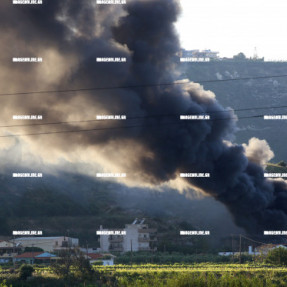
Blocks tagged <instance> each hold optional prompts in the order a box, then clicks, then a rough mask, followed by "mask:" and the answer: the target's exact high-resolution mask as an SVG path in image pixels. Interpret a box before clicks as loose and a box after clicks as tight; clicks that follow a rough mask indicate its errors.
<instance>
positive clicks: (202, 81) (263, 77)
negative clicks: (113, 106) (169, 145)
mask: <svg viewBox="0 0 287 287" xmlns="http://www.w3.org/2000/svg"><path fill="white" fill-rule="evenodd" d="M284 77H287V74H286V75H284V74H283V75H272V76H257V77H242V78H235V79H223V80H218V79H213V80H196V82H198V83H202V84H205V83H220V82H234V81H247V80H261V79H271V78H284ZM187 83H188V82H184V81H182V82H172V83H162V84H142V85H126V86H114V87H92V88H78V89H63V90H46V91H45V90H42V91H30V92H17V93H1V94H0V97H4V96H17V95H33V94H51V93H67V92H69V93H70V92H71V93H74V92H89V91H100V90H117V89H132V88H148V87H161V86H175V85H185V84H187Z"/></svg>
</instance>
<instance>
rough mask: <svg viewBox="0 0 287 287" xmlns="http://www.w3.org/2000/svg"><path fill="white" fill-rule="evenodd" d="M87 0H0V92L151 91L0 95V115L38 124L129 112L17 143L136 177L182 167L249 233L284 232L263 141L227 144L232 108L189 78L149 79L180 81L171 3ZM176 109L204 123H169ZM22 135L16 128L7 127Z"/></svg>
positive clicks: (277, 184) (175, 10)
mask: <svg viewBox="0 0 287 287" xmlns="http://www.w3.org/2000/svg"><path fill="white" fill-rule="evenodd" d="M93 2H94V1H89V0H85V1H80V2H77V3H75V1H68V0H66V1H61V3H60V1H58V0H54V1H52V0H49V1H45V2H44V4H43V5H37V7H33V8H31V7H24V6H26V5H22V7H15V6H17V5H14V7H13V5H10V3H8V1H1V4H0V23H1V24H4V25H0V26H1V27H3V28H1V34H3V37H4V39H6V41H4V42H5V43H4V42H3V41H2V43H1V44H0V47H1V50H2V51H3V53H2V54H1V61H2V62H4V65H3V68H2V69H1V72H0V82H1V91H5V92H15V91H26V90H28V91H29V90H51V89H61V88H63V87H71V86H72V87H97V86H99V87H103V86H135V85H145V84H153V85H156V84H158V86H153V87H148V86H146V87H141V88H135V87H134V88H129V89H118V90H106V91H93V92H85V93H80V92H79V93H69V94H68V95H65V94H62V93H55V94H49V95H43V94H42V95H29V96H26V97H25V99H24V98H23V100H22V98H21V97H15V96H10V97H5V98H1V101H2V103H3V106H4V105H5V109H4V111H3V114H2V116H1V119H2V120H3V122H7V123H8V124H10V123H11V121H10V122H9V121H7V118H9V119H10V118H11V115H13V114H43V115H44V119H45V121H47V122H55V121H67V120H80V119H83V118H84V119H85V118H86V119H91V118H95V114H126V115H127V116H128V117H129V116H130V117H133V116H139V117H141V118H138V119H136V120H133V121H130V122H128V123H127V122H119V123H117V124H116V125H117V126H118V127H125V126H126V125H129V124H131V125H137V126H138V127H137V128H129V129H118V130H113V131H110V130H103V131H100V132H90V133H73V134H70V135H65V136H59V135H50V136H43V137H26V138H25V139H23V140H22V141H23V144H24V143H29V149H30V152H33V153H36V154H38V155H39V156H40V157H42V159H43V160H44V162H47V163H48V162H50V161H51V159H53V160H54V161H56V160H57V158H65V159H66V160H68V161H70V162H71V163H73V164H77V163H78V162H83V161H86V162H87V163H91V162H92V163H96V164H100V165H102V166H103V168H104V169H111V168H112V167H113V168H114V169H117V170H120V171H124V172H126V173H127V174H128V175H129V177H131V178H133V180H134V182H137V183H138V184H141V183H149V184H152V185H159V184H163V183H166V182H168V181H170V180H174V179H176V178H177V177H178V176H179V173H181V172H186V173H192V172H194V173H198V172H204V173H210V174H211V177H210V178H189V179H187V184H188V185H189V186H190V187H191V188H192V187H193V186H195V187H197V188H199V189H201V190H203V191H204V192H205V193H207V194H209V195H211V196H213V197H214V198H215V199H216V200H218V201H220V202H222V203H224V204H225V205H226V206H227V208H228V209H229V211H230V213H231V214H232V215H233V217H234V220H235V222H236V224H238V225H239V226H241V227H244V228H245V229H246V230H248V231H250V232H254V231H263V230H264V229H276V228H283V226H285V223H286V221H287V216H286V212H287V207H286V206H287V205H286V204H285V203H286V200H287V197H286V189H287V186H286V184H285V182H284V181H267V180H265V179H264V176H263V169H262V167H261V165H264V163H265V162H266V160H268V159H269V158H270V156H271V155H272V154H271V151H266V152H264V151H263V150H264V149H265V150H266V145H262V143H261V142H260V141H257V140H251V142H250V144H249V146H248V147H247V146H242V145H236V144H231V143H230V142H229V143H227V140H231V139H232V135H233V133H234V131H235V123H236V120H235V119H234V118H235V115H234V113H233V111H232V110H230V109H225V108H223V107H222V106H221V105H220V103H218V102H217V100H216V98H215V95H214V94H213V93H212V92H210V91H205V90H204V89H203V87H201V86H200V85H199V84H196V83H191V82H189V81H185V83H184V84H181V85H171V86H164V85H160V84H162V83H170V82H175V81H176V80H177V79H178V76H179V73H178V72H177V69H176V66H177V64H176V59H177V58H176V54H177V52H178V51H179V50H180V45H179V41H178V35H177V34H176V31H175V28H174V23H175V22H176V20H177V16H178V14H179V13H180V7H179V1H175V0H135V1H128V4H127V5H123V6H122V7H119V6H121V5H115V6H113V5H98V6H96V5H94V4H93ZM18 6H21V5H18ZM27 6H29V5H27ZM15 19H16V20H17V22H16V20H15ZM19 19H20V20H21V21H19ZM19 22H20V23H21V24H18V23H19ZM7 43H8V45H7ZM9 43H10V44H9ZM12 43H13V44H12ZM9 46H10V48H8V47H9ZM24 54H25V56H26V55H27V54H30V55H31V54H33V55H32V56H34V55H36V56H41V57H43V60H44V61H43V64H37V65H35V64H21V65H17V66H15V64H13V63H12V62H11V58H12V57H15V56H23V55H24ZM7 57H8V58H7ZM97 57H126V58H127V63H108V64H107V63H98V62H97V61H96V59H97ZM12 83H13V84H12ZM180 114H210V115H211V119H212V120H210V121H185V122H180V121H179V120H178V118H179V115H180ZM154 115H163V116H160V117H156V116H154ZM170 115H178V116H175V117H174V116H170ZM223 118H224V120H223ZM109 126H111V123H110V122H104V123H97V126H96V127H99V128H102V127H109ZM87 127H91V124H90V123H86V124H81V125H80V124H77V123H71V124H66V125H65V130H67V129H71V130H77V129H83V128H87ZM61 129H63V126H62V127H53V130H61ZM46 130H47V127H45V126H42V127H38V128H37V132H41V131H46ZM15 131H17V132H15ZM27 131H30V130H28V129H24V128H18V129H17V130H15V129H14V130H13V133H14V132H15V133H16V134H17V133H21V132H22V133H24V132H27ZM6 133H12V131H11V130H9V129H7V130H6Z"/></svg>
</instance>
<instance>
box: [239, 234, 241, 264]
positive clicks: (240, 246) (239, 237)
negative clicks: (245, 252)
mask: <svg viewBox="0 0 287 287" xmlns="http://www.w3.org/2000/svg"><path fill="white" fill-rule="evenodd" d="M239 264H241V234H240V235H239Z"/></svg>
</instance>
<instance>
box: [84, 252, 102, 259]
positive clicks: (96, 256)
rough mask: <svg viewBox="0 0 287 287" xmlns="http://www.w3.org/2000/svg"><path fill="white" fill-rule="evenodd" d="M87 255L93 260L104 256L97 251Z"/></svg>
mask: <svg viewBox="0 0 287 287" xmlns="http://www.w3.org/2000/svg"><path fill="white" fill-rule="evenodd" d="M88 256H89V257H90V258H91V259H94V260H95V259H99V258H102V257H104V256H103V255H102V254H99V253H89V254H88Z"/></svg>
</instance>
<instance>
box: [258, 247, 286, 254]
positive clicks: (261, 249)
mask: <svg viewBox="0 0 287 287" xmlns="http://www.w3.org/2000/svg"><path fill="white" fill-rule="evenodd" d="M279 247H281V248H287V246H286V245H282V244H263V245H260V246H258V247H257V248H256V251H257V252H258V253H259V254H263V255H267V254H268V252H269V251H271V250H273V249H275V248H279Z"/></svg>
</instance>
